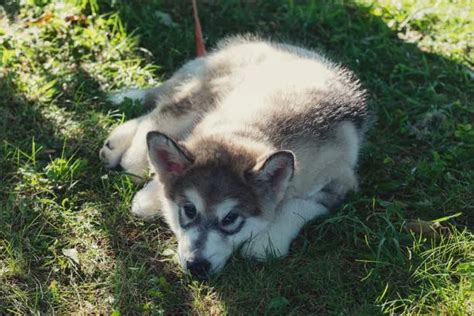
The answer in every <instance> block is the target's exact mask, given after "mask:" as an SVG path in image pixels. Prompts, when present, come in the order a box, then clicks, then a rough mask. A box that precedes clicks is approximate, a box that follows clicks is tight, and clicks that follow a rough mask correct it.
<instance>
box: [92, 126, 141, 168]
mask: <svg viewBox="0 0 474 316" xmlns="http://www.w3.org/2000/svg"><path fill="white" fill-rule="evenodd" d="M137 126H138V120H136V119H135V120H131V121H128V122H125V123H124V124H122V125H120V126H118V127H116V128H115V129H114V130H113V131H112V133H111V134H110V135H109V137H108V138H107V139H106V141H105V142H104V146H102V148H101V149H100V151H99V157H100V159H101V160H102V162H103V163H104V164H105V166H106V167H107V168H110V169H112V168H117V167H119V166H120V160H121V159H122V156H123V154H124V153H125V151H126V150H127V149H128V148H129V147H130V144H131V142H132V139H133V136H134V135H135V132H136V130H137Z"/></svg>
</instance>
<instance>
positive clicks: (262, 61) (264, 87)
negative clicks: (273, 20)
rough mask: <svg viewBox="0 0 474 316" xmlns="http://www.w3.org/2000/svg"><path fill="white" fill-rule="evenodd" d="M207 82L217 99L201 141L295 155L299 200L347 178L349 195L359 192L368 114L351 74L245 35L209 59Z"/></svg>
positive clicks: (308, 53) (203, 124)
mask: <svg viewBox="0 0 474 316" xmlns="http://www.w3.org/2000/svg"><path fill="white" fill-rule="evenodd" d="M202 82H203V84H204V85H207V86H208V88H207V89H206V90H207V91H215V93H214V94H212V95H210V96H209V98H208V100H209V102H208V103H211V104H213V105H212V110H210V111H209V112H208V113H207V114H206V115H205V116H204V118H203V119H202V121H201V122H200V124H198V125H197V127H196V129H195V130H194V131H193V137H194V138H195V137H196V136H197V135H199V136H202V137H206V136H208V137H210V136H214V137H218V136H217V135H224V137H225V135H227V134H232V135H242V136H245V137H247V138H248V139H256V140H258V141H259V142H261V143H264V144H265V145H266V146H268V147H269V148H271V149H272V150H275V149H276V150H278V149H287V150H291V151H293V152H294V153H295V156H296V160H297V172H296V176H295V179H294V181H293V187H294V189H295V191H296V194H299V193H301V192H303V191H305V190H308V187H314V190H318V189H321V188H323V187H324V186H325V185H327V184H328V183H327V182H328V181H331V180H330V179H332V178H333V177H334V176H335V175H336V174H341V176H342V177H344V178H346V180H345V183H346V185H345V188H344V190H343V191H346V189H354V188H356V180H355V177H354V175H353V172H352V169H353V168H354V166H355V164H356V161H357V155H358V151H359V145H360V142H361V141H362V137H363V134H364V131H365V129H366V125H367V120H368V111H367V107H366V103H365V91H364V90H363V89H361V88H360V86H359V83H358V81H357V80H355V79H354V78H353V76H352V74H351V73H350V72H349V71H347V70H345V69H343V68H341V67H339V66H337V65H335V64H333V63H331V62H329V61H328V60H326V59H325V58H324V57H322V56H321V55H318V54H317V53H315V52H312V51H308V50H305V49H302V48H299V47H295V46H290V45H285V44H274V43H271V42H266V41H261V40H255V39H246V38H242V37H238V38H231V39H228V40H225V41H223V42H222V43H221V44H220V45H219V48H218V50H217V51H216V52H215V53H213V54H211V55H210V56H209V57H208V58H207V61H206V71H205V72H203V80H202ZM194 147H197V146H194ZM317 178H318V179H319V181H316V182H315V179H317Z"/></svg>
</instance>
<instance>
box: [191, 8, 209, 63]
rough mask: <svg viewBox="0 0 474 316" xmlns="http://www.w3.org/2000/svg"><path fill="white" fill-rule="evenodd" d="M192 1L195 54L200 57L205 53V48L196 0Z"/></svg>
mask: <svg viewBox="0 0 474 316" xmlns="http://www.w3.org/2000/svg"><path fill="white" fill-rule="evenodd" d="M192 1H193V15H194V36H195V40H196V55H197V56H198V57H202V56H204V55H206V48H205V47H204V39H203V37H202V30H201V22H200V21H199V13H198V9H197V3H196V0H192Z"/></svg>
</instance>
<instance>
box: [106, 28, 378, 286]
mask: <svg viewBox="0 0 474 316" xmlns="http://www.w3.org/2000/svg"><path fill="white" fill-rule="evenodd" d="M366 94H367V93H366V91H365V89H363V88H362V87H361V84H360V82H359V80H358V79H357V78H356V77H355V75H354V74H353V73H352V72H350V71H349V70H347V69H345V68H344V67H342V66H340V65H337V64H335V63H333V62H331V61H329V60H328V59H327V58H326V57H323V55H321V54H319V53H316V52H314V51H311V50H308V49H305V48H301V47H297V46H292V45H288V44H282V43H276V42H272V41H267V40H262V39H260V38H257V37H252V36H235V37H230V38H227V39H225V40H223V41H221V42H220V43H219V44H218V45H217V48H216V49H215V50H214V51H213V52H211V53H210V54H208V55H207V56H205V57H199V58H196V59H194V60H192V61H190V62H188V63H186V64H185V65H184V66H182V68H181V69H179V70H178V71H177V72H176V73H175V74H174V75H173V76H172V77H171V78H170V79H169V80H167V81H166V82H164V83H163V84H161V85H160V86H158V87H157V88H153V89H149V90H132V91H128V92H124V93H119V94H118V95H115V96H114V97H113V100H114V101H115V102H121V100H123V99H124V98H125V97H131V98H134V99H141V100H143V102H144V104H145V106H146V107H148V108H151V109H152V110H151V111H150V112H149V113H148V114H146V115H144V116H141V117H139V118H136V119H133V120H130V121H127V122H125V123H124V124H123V125H120V126H118V127H117V128H116V129H115V130H113V131H112V133H111V134H110V136H109V137H108V139H107V140H106V141H105V143H104V146H103V148H102V149H101V150H100V158H101V159H102V160H103V162H104V163H105V164H106V166H107V167H109V168H116V167H121V168H123V169H124V170H125V171H126V172H128V173H130V174H132V175H135V176H137V178H138V177H142V176H144V175H145V174H146V173H147V172H149V170H150V169H151V170H152V172H153V173H154V177H153V179H152V180H151V181H150V182H148V183H147V184H146V185H145V186H144V187H143V188H142V189H141V190H140V191H139V192H137V193H136V195H135V197H134V198H133V201H132V212H133V213H134V214H135V215H137V216H140V217H143V218H153V217H155V216H157V215H161V216H162V217H163V218H164V219H165V221H166V222H167V224H168V225H169V227H170V228H171V230H172V231H173V232H174V234H175V235H176V238H177V240H178V255H179V261H180V264H181V266H182V267H183V269H184V270H185V271H187V272H189V273H191V274H192V275H194V276H196V277H198V278H206V277H207V276H209V275H212V274H214V273H217V272H219V271H220V270H222V268H223V267H224V265H225V263H226V261H227V260H228V258H229V257H230V256H231V255H232V253H233V252H234V251H235V250H236V249H239V251H240V252H241V254H242V255H243V256H244V257H247V258H252V259H256V260H265V259H266V258H268V257H280V256H285V255H287V254H288V251H289V247H290V243H291V241H292V240H293V239H294V238H295V237H296V236H297V234H298V233H299V231H300V230H301V228H302V227H303V226H304V225H305V223H307V222H308V221H311V220H312V219H314V218H315V217H318V216H321V215H324V214H327V213H328V212H329V211H330V210H331V209H334V208H335V207H337V206H339V205H340V204H341V203H342V202H343V201H344V198H345V196H346V194H347V193H348V192H349V191H352V190H356V189H357V178H356V174H355V169H356V166H357V159H358V155H359V149H360V146H361V144H362V142H363V139H364V134H365V132H366V130H367V128H368V125H369V124H368V122H369V116H370V115H369V111H368V108H367V102H366Z"/></svg>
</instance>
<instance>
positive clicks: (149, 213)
mask: <svg viewBox="0 0 474 316" xmlns="http://www.w3.org/2000/svg"><path fill="white" fill-rule="evenodd" d="M161 192H162V184H161V183H160V182H159V181H158V180H157V179H153V180H151V181H150V182H148V183H147V184H145V186H144V187H143V188H142V189H141V190H140V191H138V192H137V193H136V194H135V196H134V197H133V200H132V213H133V214H134V215H136V216H138V217H140V218H143V219H154V218H155V217H157V216H158V215H160V210H161V199H160V196H161Z"/></svg>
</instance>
